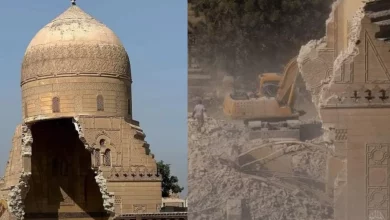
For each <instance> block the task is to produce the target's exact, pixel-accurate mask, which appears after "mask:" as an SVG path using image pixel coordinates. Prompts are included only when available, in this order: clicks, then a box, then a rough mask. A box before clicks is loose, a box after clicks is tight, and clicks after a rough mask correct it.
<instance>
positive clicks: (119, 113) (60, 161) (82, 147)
mask: <svg viewBox="0 0 390 220" xmlns="http://www.w3.org/2000/svg"><path fill="white" fill-rule="evenodd" d="M21 72H22V73H21V88H22V102H23V103H22V106H23V122H22V124H21V125H18V126H17V128H16V131H15V135H14V138H13V145H12V148H11V151H10V155H9V160H8V163H7V166H6V171H5V175H4V178H3V179H2V180H1V181H0V199H1V203H0V204H1V205H0V206H1V208H0V216H1V217H0V219H18V220H19V219H45V218H51V219H53V218H56V219H74V218H77V219H109V218H112V216H114V215H115V214H116V215H118V214H122V213H143V212H149V213H153V212H157V211H158V210H159V207H160V206H161V177H160V176H159V174H158V172H157V165H156V161H155V159H154V156H153V155H152V154H151V153H150V149H149V145H148V143H147V142H146V141H145V140H144V139H145V134H144V133H143V131H142V129H141V127H140V126H139V122H137V121H135V120H133V117H132V98H131V97H132V92H131V83H132V80H131V70H130V62H129V57H128V54H127V52H126V50H125V48H124V46H123V45H122V43H121V42H120V40H119V39H118V37H117V36H116V35H115V34H114V33H113V31H111V30H110V29H109V28H108V27H106V26H105V25H104V24H102V23H100V22H99V21H97V20H96V19H94V18H93V17H92V16H90V15H88V14H87V13H85V12H84V11H83V10H81V9H80V8H79V7H78V6H76V5H75V4H72V6H71V7H70V8H69V9H67V10H66V11H65V12H64V13H62V14H61V15H59V16H58V17H57V18H55V19H54V20H53V21H51V22H50V23H49V24H47V25H46V26H45V27H43V28H42V29H41V30H40V31H39V32H38V33H37V34H36V36H35V37H34V38H33V39H32V40H31V42H30V44H29V46H28V47H27V50H26V53H25V55H24V59H23V64H22V71H21Z"/></svg>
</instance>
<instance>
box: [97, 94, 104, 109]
mask: <svg viewBox="0 0 390 220" xmlns="http://www.w3.org/2000/svg"><path fill="white" fill-rule="evenodd" d="M96 102H97V110H98V111H104V99H103V96H102V95H98V96H97V98H96Z"/></svg>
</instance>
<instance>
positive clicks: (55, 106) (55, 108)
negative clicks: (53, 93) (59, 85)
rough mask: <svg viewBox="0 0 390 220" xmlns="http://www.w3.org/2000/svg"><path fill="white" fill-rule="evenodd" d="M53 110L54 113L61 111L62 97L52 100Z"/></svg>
mask: <svg viewBox="0 0 390 220" xmlns="http://www.w3.org/2000/svg"><path fill="white" fill-rule="evenodd" d="M52 110H53V113H58V112H60V98H58V97H54V98H53V100H52Z"/></svg>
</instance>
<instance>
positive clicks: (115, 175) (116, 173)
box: [106, 166, 161, 182]
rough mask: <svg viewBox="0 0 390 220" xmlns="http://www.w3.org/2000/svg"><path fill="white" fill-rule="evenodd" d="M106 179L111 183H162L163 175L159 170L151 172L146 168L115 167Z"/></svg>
mask: <svg viewBox="0 0 390 220" xmlns="http://www.w3.org/2000/svg"><path fill="white" fill-rule="evenodd" d="M106 179H107V181H110V182H115V181H121V182H131V181H161V175H160V174H159V173H158V172H157V170H151V169H148V168H146V167H144V166H132V167H127V168H126V167H121V168H115V167H113V168H112V169H111V170H110V174H109V176H108V177H107V178H106Z"/></svg>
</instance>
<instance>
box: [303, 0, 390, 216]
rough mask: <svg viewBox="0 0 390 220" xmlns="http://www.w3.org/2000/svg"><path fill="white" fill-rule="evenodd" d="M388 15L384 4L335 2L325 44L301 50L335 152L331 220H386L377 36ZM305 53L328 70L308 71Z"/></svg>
mask: <svg viewBox="0 0 390 220" xmlns="http://www.w3.org/2000/svg"><path fill="white" fill-rule="evenodd" d="M386 10H387V11H388V10H390V5H389V4H388V1H383V0H377V1H372V2H369V3H365V2H363V1H354V0H344V1H338V3H336V4H335V5H334V8H333V13H332V14H331V17H330V18H329V20H328V23H327V24H328V27H327V28H328V29H327V36H326V38H325V40H324V41H323V42H324V43H323V44H322V45H318V44H317V45H315V46H313V47H311V50H310V51H306V53H303V52H304V51H301V55H302V56H301V60H300V65H301V66H300V68H301V71H302V75H303V77H304V78H305V77H306V76H307V77H306V78H307V81H306V83H307V87H308V89H310V90H311V92H312V95H313V96H314V98H313V100H314V102H315V103H316V104H317V107H318V110H319V112H320V115H321V119H322V122H323V125H324V128H326V131H327V132H328V133H329V134H331V135H330V137H331V138H330V141H331V142H332V143H333V145H334V154H333V155H331V156H329V158H328V174H327V178H328V179H327V184H328V186H327V188H328V189H327V190H328V193H329V194H330V195H331V196H333V198H334V207H335V216H334V217H335V218H334V219H337V220H346V219H348V220H352V219H353V220H367V219H389V218H390V215H389V214H390V213H389V204H388V201H389V200H390V194H389V189H390V188H389V184H388V177H389V175H388V173H389V170H388V167H389V164H388V163H389V156H388V154H389V150H390V149H389V146H390V145H389V143H390V137H389V135H388V131H389V130H390V111H389V110H390V102H389V94H390V74H389V68H390V55H389V50H390V44H389V43H387V42H385V41H384V40H386V39H388V38H386V37H384V36H383V35H382V37H379V35H380V34H381V33H382V34H383V33H385V32H386V30H388V21H389V18H388V16H387V17H386V16H385V15H386V14H387V13H385V11H386ZM384 20H385V21H386V22H384ZM387 37H390V35H389V36H387ZM312 45H313V44H312ZM304 49H308V47H306V48H303V50H304ZM324 49H326V50H328V51H334V52H335V53H334V54H331V53H329V54H328V55H326V54H325V53H324ZM303 54H306V56H305V55H303ZM309 54H318V56H321V54H322V55H324V57H325V58H324V59H326V60H327V62H326V63H327V65H326V67H325V66H324V67H322V68H320V71H317V69H316V68H313V67H312V66H315V65H317V64H318V62H317V61H315V60H310V58H308V57H310V55H309ZM305 57H306V58H305ZM307 60H310V61H307ZM321 71H322V73H321V74H316V73H317V72H321ZM325 72H327V73H326V74H325ZM311 77H314V78H315V80H314V79H312V78H311Z"/></svg>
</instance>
